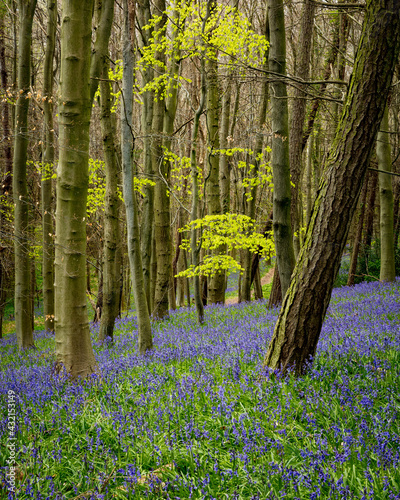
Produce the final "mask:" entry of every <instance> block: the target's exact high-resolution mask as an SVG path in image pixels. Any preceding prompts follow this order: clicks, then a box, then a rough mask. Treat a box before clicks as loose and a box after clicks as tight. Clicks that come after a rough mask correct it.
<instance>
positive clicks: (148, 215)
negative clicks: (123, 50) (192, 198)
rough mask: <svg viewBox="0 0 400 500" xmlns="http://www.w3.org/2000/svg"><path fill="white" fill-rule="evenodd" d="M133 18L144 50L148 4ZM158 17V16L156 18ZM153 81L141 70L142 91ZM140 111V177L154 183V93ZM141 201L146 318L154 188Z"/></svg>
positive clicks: (140, 6) (149, 93)
mask: <svg viewBox="0 0 400 500" xmlns="http://www.w3.org/2000/svg"><path fill="white" fill-rule="evenodd" d="M137 6H138V9H137V18H138V23H139V26H140V27H141V29H140V38H139V41H140V46H141V47H146V46H148V45H149V43H151V42H150V36H151V34H150V31H149V30H145V29H143V26H145V25H148V24H149V20H150V18H151V9H150V1H149V0H142V1H141V0H138V2H137ZM157 15H158V14H157ZM153 77H154V69H153V67H152V66H151V65H148V66H147V67H146V69H144V70H143V74H142V85H143V87H144V86H145V85H146V84H147V83H149V82H151V80H152V79H153ZM142 95H143V111H142V116H141V120H142V128H143V135H144V138H143V143H144V152H143V154H144V175H145V178H146V179H149V180H151V181H154V176H155V175H156V171H154V170H153V162H152V153H151V147H152V133H153V131H152V122H153V108H154V90H148V91H146V92H144V93H143V94H142ZM144 193H145V197H144V199H143V208H142V214H143V215H142V225H141V252H142V265H143V279H144V289H145V294H146V299H147V305H148V308H149V314H151V313H152V310H153V296H152V294H151V254H152V246H153V227H154V186H146V187H145V189H144Z"/></svg>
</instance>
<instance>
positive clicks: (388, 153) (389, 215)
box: [376, 106, 396, 281]
mask: <svg viewBox="0 0 400 500" xmlns="http://www.w3.org/2000/svg"><path fill="white" fill-rule="evenodd" d="M388 131H389V110H388V107H387V106H386V108H385V113H384V115H383V118H382V123H381V129H380V131H379V133H378V138H377V144H376V156H377V158H378V168H379V170H385V171H386V172H391V171H392V150H391V147H390V140H389V133H388ZM378 175H379V200H380V231H381V272H380V279H381V281H394V279H395V277H396V271H395V260H394V228H393V188H392V176H391V175H389V174H383V173H381V172H380V173H379V174H378Z"/></svg>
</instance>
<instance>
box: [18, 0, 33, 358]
mask: <svg viewBox="0 0 400 500" xmlns="http://www.w3.org/2000/svg"><path fill="white" fill-rule="evenodd" d="M35 9H36V0H30V1H23V0H19V2H18V10H19V22H20V28H19V44H18V88H19V95H18V100H17V105H16V109H15V139H14V161H13V195H14V237H15V243H14V248H15V299H14V307H15V328H16V332H17V341H18V347H19V348H20V349H24V348H27V347H30V346H32V345H33V328H32V314H33V310H32V307H31V301H30V297H31V279H30V278H31V276H30V264H29V261H30V259H29V248H30V245H29V239H30V238H29V234H28V233H29V231H28V224H29V223H28V220H29V218H28V206H29V199H28V185H27V178H26V176H27V172H26V162H27V152H28V137H29V130H28V109H29V100H30V99H29V96H28V92H29V87H30V78H31V72H30V70H31V42H32V23H33V16H34V14H35Z"/></svg>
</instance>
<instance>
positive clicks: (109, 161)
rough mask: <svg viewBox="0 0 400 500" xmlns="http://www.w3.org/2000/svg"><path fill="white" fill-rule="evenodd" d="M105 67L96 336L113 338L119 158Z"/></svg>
mask: <svg viewBox="0 0 400 500" xmlns="http://www.w3.org/2000/svg"><path fill="white" fill-rule="evenodd" d="M107 68H108V64H107V65H105V67H104V71H103V78H104V80H103V81H101V82H100V96H101V115H100V124H101V134H102V136H103V150H104V163H105V169H106V193H105V200H104V248H103V275H104V277H103V311H102V315H101V323H100V330H99V340H105V339H106V338H107V337H110V338H111V339H112V338H113V333H114V323H115V318H116V317H117V315H118V303H119V278H120V276H119V275H120V269H119V260H118V255H117V254H118V252H117V249H118V240H119V234H118V233H119V227H118V226H119V224H118V220H119V196H118V180H119V177H120V176H119V169H118V158H117V152H116V148H115V134H114V124H113V123H112V116H111V93H110V90H111V89H110V82H108V81H107V75H108V72H107Z"/></svg>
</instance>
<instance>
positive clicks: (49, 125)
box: [42, 0, 57, 332]
mask: <svg viewBox="0 0 400 500" xmlns="http://www.w3.org/2000/svg"><path fill="white" fill-rule="evenodd" d="M47 16H48V17H47V44H46V53H45V59H44V70H43V96H44V101H43V111H44V120H45V125H44V126H45V141H44V142H45V148H44V153H43V169H42V225H43V264H42V266H43V268H42V275H43V314H44V327H45V329H46V330H48V331H51V332H52V331H54V239H53V238H54V228H53V213H52V201H53V195H52V185H53V180H52V175H53V172H54V124H53V59H54V50H55V42H56V29H57V1H56V0H47Z"/></svg>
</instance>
